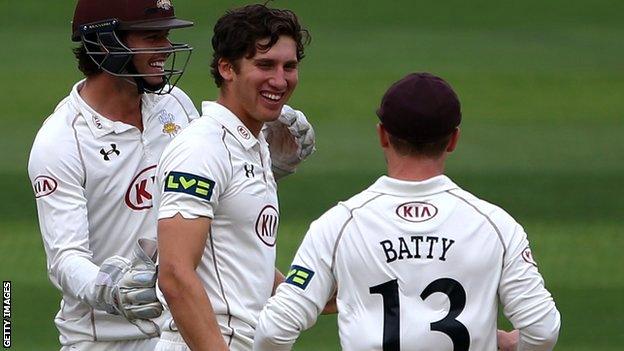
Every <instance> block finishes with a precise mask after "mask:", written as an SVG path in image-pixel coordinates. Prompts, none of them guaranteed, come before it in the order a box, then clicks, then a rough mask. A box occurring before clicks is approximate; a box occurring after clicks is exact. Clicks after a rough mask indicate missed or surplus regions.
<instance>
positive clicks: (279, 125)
mask: <svg viewBox="0 0 624 351" xmlns="http://www.w3.org/2000/svg"><path fill="white" fill-rule="evenodd" d="M265 126H266V127H265V128H264V129H263V130H262V132H263V133H264V137H265V139H266V141H267V142H268V143H269V150H270V152H271V164H272V167H271V169H272V170H273V175H274V176H275V179H276V180H277V179H280V178H283V177H285V176H287V175H290V174H292V173H295V171H296V170H297V166H298V165H299V164H300V163H301V162H302V161H303V160H305V159H306V158H307V157H308V156H310V155H311V154H312V153H313V152H314V151H315V150H316V148H315V147H314V145H315V138H314V129H313V128H312V125H311V124H310V123H309V122H308V119H307V118H306V117H305V115H304V114H303V112H301V111H297V110H294V109H292V108H291V107H290V106H288V105H284V107H283V108H282V113H281V114H280V116H279V118H278V119H277V120H276V121H273V122H269V123H265Z"/></svg>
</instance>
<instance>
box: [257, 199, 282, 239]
mask: <svg viewBox="0 0 624 351" xmlns="http://www.w3.org/2000/svg"><path fill="white" fill-rule="evenodd" d="M278 222H279V214H278V213H277V210H276V209H275V207H273V206H271V205H266V206H264V208H263V209H262V211H260V214H259V215H258V219H257V220H256V234H257V235H258V238H260V240H262V242H263V243H265V244H267V245H268V246H275V240H276V239H277V224H278Z"/></svg>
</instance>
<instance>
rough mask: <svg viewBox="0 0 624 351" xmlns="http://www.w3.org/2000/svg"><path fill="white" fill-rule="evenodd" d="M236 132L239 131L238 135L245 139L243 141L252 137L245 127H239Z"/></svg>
mask: <svg viewBox="0 0 624 351" xmlns="http://www.w3.org/2000/svg"><path fill="white" fill-rule="evenodd" d="M236 130H237V131H238V134H240V136H242V137H243V139H249V138H251V135H250V134H249V131H248V130H247V128H245V127H243V126H238V128H236Z"/></svg>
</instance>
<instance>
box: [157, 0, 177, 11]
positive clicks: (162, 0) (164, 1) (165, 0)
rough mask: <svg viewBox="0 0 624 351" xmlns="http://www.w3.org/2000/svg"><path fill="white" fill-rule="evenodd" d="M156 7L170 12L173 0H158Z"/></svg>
mask: <svg viewBox="0 0 624 351" xmlns="http://www.w3.org/2000/svg"><path fill="white" fill-rule="evenodd" d="M156 7H158V8H159V9H163V10H165V11H167V10H170V9H171V7H173V6H172V5H171V0H158V1H156Z"/></svg>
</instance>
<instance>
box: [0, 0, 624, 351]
mask: <svg viewBox="0 0 624 351" xmlns="http://www.w3.org/2000/svg"><path fill="white" fill-rule="evenodd" d="M242 3H244V2H241V1H177V2H176V9H177V12H178V16H180V17H182V18H190V19H193V20H195V21H196V23H197V26H196V27H195V28H193V29H188V30H180V31H176V32H174V34H173V38H174V39H178V40H180V41H186V42H189V43H192V45H193V46H194V47H195V48H196V50H195V53H194V54H193V57H192V60H191V65H190V67H189V69H188V71H187V73H186V75H185V76H184V78H183V79H182V81H181V83H180V86H181V87H182V88H183V89H185V90H186V91H187V92H188V93H189V94H190V95H191V97H192V98H193V99H194V101H195V102H196V104H199V102H200V101H201V100H202V99H214V98H215V97H216V89H215V88H214V85H213V83H212V81H211V79H210V76H209V72H208V66H209V62H210V59H209V58H210V53H211V51H210V37H211V29H212V25H213V24H214V22H215V19H216V18H217V17H218V16H219V15H220V14H222V13H223V12H224V10H225V9H226V8H229V7H233V6H236V5H240V4H242ZM2 5H3V6H2V7H3V9H2V10H1V11H0V12H1V14H0V16H1V17H0V19H1V22H0V23H1V25H0V42H2V43H3V47H2V49H1V50H0V77H2V88H1V89H2V91H1V94H0V107H1V109H0V118H1V124H0V126H1V127H0V130H1V131H2V135H1V136H0V150H2V158H3V162H2V163H0V179H1V181H0V194H1V196H2V201H0V250H1V251H0V257H1V258H0V278H2V279H3V280H12V281H13V287H14V288H13V301H14V304H13V316H14V319H13V347H12V349H13V350H55V349H58V348H59V345H58V339H57V333H56V330H55V329H54V326H53V323H52V318H53V316H54V314H55V312H56V310H57V308H58V303H59V297H60V294H59V293H58V292H57V291H56V290H55V289H54V288H53V287H52V285H51V284H50V283H49V281H48V280H47V276H46V272H45V256H44V252H43V247H42V243H41V239H40V235H39V232H38V226H37V219H36V211H35V206H34V199H33V195H32V190H31V189H30V185H29V181H28V177H27V172H26V165H27V159H28V152H29V149H30V145H31V143H32V140H33V138H34V135H35V133H36V131H37V129H38V128H39V126H40V124H41V122H42V120H43V119H44V118H45V117H46V116H47V115H48V114H49V113H51V111H52V110H53V108H54V106H55V105H56V103H57V102H58V101H59V100H60V99H62V98H63V97H64V96H65V95H66V94H67V93H68V92H69V90H70V87H71V86H72V84H73V83H74V82H75V81H76V80H77V79H79V78H80V74H79V73H78V71H77V69H76V68H75V63H74V61H73V58H72V55H71V51H70V49H71V47H72V44H71V42H70V41H69V36H70V30H69V28H70V21H71V15H72V12H73V6H74V2H73V1H69V0H56V1H41V0H20V1H17V0H8V1H7V0H5V1H3V2H2ZM273 5H274V6H276V7H288V8H291V9H294V10H295V11H296V12H297V13H298V14H299V15H300V17H301V19H302V21H303V22H304V23H305V25H306V26H307V27H308V28H309V29H310V31H311V33H312V36H313V41H312V44H311V45H310V46H309V48H308V50H307V57H306V58H305V60H304V61H303V64H302V66H301V70H300V85H299V87H298V90H297V92H296V93H295V95H294V97H293V99H292V100H291V104H292V105H294V106H296V107H298V108H301V109H303V110H305V112H306V115H307V116H308V118H309V119H310V120H311V121H312V122H313V123H314V125H315V127H316V131H317V142H318V151H317V153H316V154H315V155H314V156H312V157H311V158H310V159H309V161H307V162H306V163H305V165H304V166H303V167H301V169H300V171H299V172H298V173H297V174H296V175H295V176H293V177H291V178H290V179H287V180H284V181H283V182H282V183H281V184H280V201H281V209H282V215H281V226H280V234H279V235H280V241H279V250H278V256H279V257H278V266H279V267H280V268H282V269H286V268H287V266H288V264H289V262H290V260H291V258H292V255H293V254H294V250H295V249H296V247H297V246H298V244H299V242H300V240H301V237H302V235H303V234H304V232H305V230H306V228H307V224H308V223H309V222H310V221H311V220H313V219H315V218H316V217H318V216H319V215H320V214H321V213H322V212H323V211H324V210H326V209H328V208H329V207H331V206H332V205H333V204H335V203H336V202H337V201H338V200H341V199H345V198H347V197H349V196H350V195H352V194H354V193H356V192H359V191H360V190H361V189H363V188H364V187H366V186H367V185H368V184H369V183H371V182H372V181H373V180H374V179H376V178H377V177H378V176H379V175H381V174H383V173H384V163H383V158H382V155H381V152H380V150H379V148H378V147H377V143H376V139H375V134H374V125H375V123H376V117H375V114H374V111H375V109H376V107H377V106H378V104H379V101H380V97H381V95H382V94H383V92H384V91H385V89H386V88H387V87H388V86H389V85H390V84H391V83H392V82H393V81H395V80H397V79H399V78H401V77H402V76H403V75H405V74H406V73H408V72H413V71H430V72H433V73H436V74H438V75H441V76H442V77H444V78H446V79H447V80H448V81H449V82H450V83H451V84H452V85H453V86H454V87H455V88H456V90H457V92H458V94H459V96H460V99H461V100H462V104H463V114H464V121H463V123H462V139H461V141H460V145H459V149H458V150H457V152H456V153H455V154H454V155H453V156H452V157H451V159H450V160H449V163H448V174H449V175H450V176H451V177H452V178H453V179H455V180H456V181H457V182H458V183H459V184H460V185H461V186H463V187H465V188H466V189H469V190H470V191H472V192H474V193H476V194H478V195H480V196H481V197H483V198H485V199H488V200H490V201H491V202H494V203H497V204H499V205H501V206H502V207H504V208H505V209H507V210H508V211H509V212H511V213H512V214H513V215H514V216H515V217H516V219H517V220H518V221H519V222H520V223H522V224H523V225H524V227H525V229H526V230H527V232H528V233H529V238H530V240H531V243H532V247H533V252H534V254H535V257H536V259H537V260H538V262H539V264H540V270H541V272H542V274H543V275H544V278H545V280H546V285H547V287H548V288H549V290H550V291H551V292H552V293H553V295H554V297H555V300H556V303H557V306H558V308H559V310H560V311H561V314H562V329H561V334H560V337H559V343H558V345H557V348H556V349H557V350H567V351H582V350H587V351H589V350H592V351H593V350H621V349H622V345H623V344H624V333H623V332H622V326H624V317H623V316H624V303H622V300H623V297H624V274H623V268H624V258H623V257H624V255H623V254H622V251H623V250H624V236H623V234H624V233H623V232H622V231H623V229H624V221H623V219H622V216H623V213H624V190H623V185H622V181H623V180H624V179H623V175H622V174H623V173H624V162H622V161H623V158H624V147H623V146H622V144H621V141H622V135H624V123H623V122H622V117H623V116H622V115H623V112H622V111H624V39H623V38H624V20H623V17H622V14H624V2H622V1H619V0H594V1H579V0H567V1H563V0H549V1H543V0H524V1H494V0H490V1H485V0H473V1H460V0H452V1H446V0H440V1H435V2H431V1H427V2H424V1H408V0H396V1H361V0H360V1H355V0H339V1H326V0H317V1H303V0H291V1H286V0H281V1H275V2H273ZM50 152H54V150H50ZM503 323H504V322H503ZM503 325H504V324H503ZM336 335H337V334H336V322H335V317H331V316H330V317H321V318H320V319H319V322H318V324H317V326H315V327H314V328H313V329H311V330H310V331H308V332H305V333H304V334H303V337H302V338H301V340H300V341H299V342H298V343H297V346H296V349H297V350H336V349H338V348H339V347H338V342H337V336H336Z"/></svg>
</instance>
